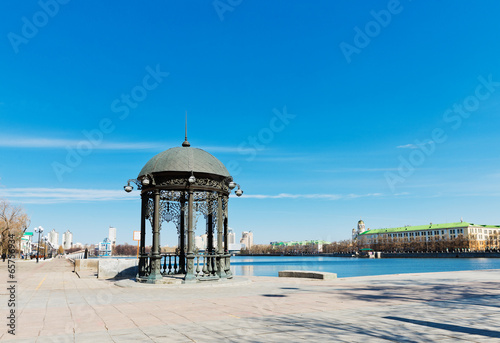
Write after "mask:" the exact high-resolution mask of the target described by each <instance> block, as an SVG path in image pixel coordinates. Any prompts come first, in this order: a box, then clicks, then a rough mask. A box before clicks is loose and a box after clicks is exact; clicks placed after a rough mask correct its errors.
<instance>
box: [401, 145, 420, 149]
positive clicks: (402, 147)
mask: <svg viewBox="0 0 500 343" xmlns="http://www.w3.org/2000/svg"><path fill="white" fill-rule="evenodd" d="M397 148H398V149H418V146H417V145H415V144H405V145H398V146H397Z"/></svg>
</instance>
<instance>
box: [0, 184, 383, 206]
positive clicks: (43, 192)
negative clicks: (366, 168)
mask: <svg viewBox="0 0 500 343" xmlns="http://www.w3.org/2000/svg"><path fill="white" fill-rule="evenodd" d="M381 196H383V194H382V193H368V194H321V193H316V194H290V193H280V194H244V195H243V197H244V198H248V199H321V200H341V199H356V198H366V197H381ZM0 198H6V199H9V200H11V201H13V202H19V203H24V204H56V203H79V202H101V201H108V202H109V201H127V200H138V199H139V198H138V195H137V194H135V192H132V193H126V192H125V191H123V190H121V189H79V188H0Z"/></svg>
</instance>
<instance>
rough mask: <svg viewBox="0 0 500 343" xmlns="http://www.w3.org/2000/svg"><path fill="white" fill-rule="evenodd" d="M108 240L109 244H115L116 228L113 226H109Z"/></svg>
mask: <svg viewBox="0 0 500 343" xmlns="http://www.w3.org/2000/svg"><path fill="white" fill-rule="evenodd" d="M108 238H109V241H110V242H111V245H115V244H116V228H115V227H111V226H110V227H109V234H108Z"/></svg>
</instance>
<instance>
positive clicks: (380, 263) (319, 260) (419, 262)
mask: <svg viewBox="0 0 500 343" xmlns="http://www.w3.org/2000/svg"><path fill="white" fill-rule="evenodd" d="M290 269H291V270H311V271H321V272H330V273H337V276H338V277H352V276H366V275H385V274H402V273H429V272H451V271H460V270H481V269H500V258H385V259H384V258H381V259H368V258H354V257H317V256H314V257H313V256H273V257H267V256H251V257H249V256H234V257H231V270H232V272H233V273H234V274H235V275H247V276H278V271H280V270H290Z"/></svg>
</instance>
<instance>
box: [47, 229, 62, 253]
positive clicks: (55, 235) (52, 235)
mask: <svg viewBox="0 0 500 343" xmlns="http://www.w3.org/2000/svg"><path fill="white" fill-rule="evenodd" d="M47 239H48V241H49V242H50V243H51V244H52V246H53V247H56V249H57V248H58V247H59V232H57V231H56V230H55V229H52V231H50V232H49V233H48V234H47Z"/></svg>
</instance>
